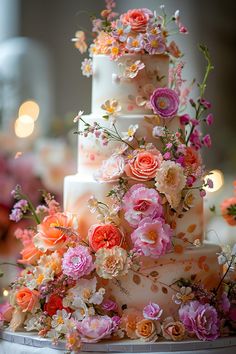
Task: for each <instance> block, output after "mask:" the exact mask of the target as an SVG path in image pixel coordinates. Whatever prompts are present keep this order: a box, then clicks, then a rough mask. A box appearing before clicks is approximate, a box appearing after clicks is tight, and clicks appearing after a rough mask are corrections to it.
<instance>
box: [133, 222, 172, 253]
mask: <svg viewBox="0 0 236 354" xmlns="http://www.w3.org/2000/svg"><path fill="white" fill-rule="evenodd" d="M172 235H173V231H172V229H171V228H170V226H169V225H168V224H165V223H164V221H163V220H162V219H161V218H157V219H151V218H144V219H143V220H141V222H140V223H139V226H138V228H137V229H136V230H134V231H133V232H132V234H131V239H132V241H133V244H134V248H135V249H136V250H139V251H140V252H141V253H142V254H143V255H144V256H150V257H151V258H159V257H160V256H162V255H164V254H166V252H167V251H169V250H170V249H171V237H172Z"/></svg>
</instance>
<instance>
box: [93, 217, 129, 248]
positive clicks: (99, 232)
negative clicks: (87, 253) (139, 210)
mask: <svg viewBox="0 0 236 354" xmlns="http://www.w3.org/2000/svg"><path fill="white" fill-rule="evenodd" d="M88 238H89V244H90V247H91V248H92V249H93V250H94V251H95V252H97V250H99V248H102V247H105V248H112V247H114V246H121V244H122V240H123V235H122V234H121V232H120V230H119V229H118V228H117V227H116V226H115V225H112V224H95V225H92V226H91V227H90V229H89V231H88Z"/></svg>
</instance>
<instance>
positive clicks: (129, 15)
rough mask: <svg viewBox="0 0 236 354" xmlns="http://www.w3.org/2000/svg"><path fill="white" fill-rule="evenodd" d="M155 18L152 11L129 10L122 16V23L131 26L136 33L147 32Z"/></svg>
mask: <svg viewBox="0 0 236 354" xmlns="http://www.w3.org/2000/svg"><path fill="white" fill-rule="evenodd" d="M151 17H153V13H152V11H150V10H148V9H145V8H143V9H133V10H129V11H127V12H126V13H124V14H123V15H122V16H121V21H122V22H123V24H125V25H129V26H130V27H131V30H132V31H134V32H145V30H146V28H147V24H148V21H149V19H150V18H151Z"/></svg>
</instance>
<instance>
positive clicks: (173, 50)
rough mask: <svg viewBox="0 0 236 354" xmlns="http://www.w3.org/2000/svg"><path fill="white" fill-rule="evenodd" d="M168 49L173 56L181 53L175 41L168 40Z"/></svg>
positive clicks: (177, 56) (178, 56)
mask: <svg viewBox="0 0 236 354" xmlns="http://www.w3.org/2000/svg"><path fill="white" fill-rule="evenodd" d="M168 51H169V53H170V54H171V55H173V57H175V58H180V57H181V55H182V53H181V51H180V50H179V47H178V46H177V44H176V43H175V41H172V42H170V44H169V46H168Z"/></svg>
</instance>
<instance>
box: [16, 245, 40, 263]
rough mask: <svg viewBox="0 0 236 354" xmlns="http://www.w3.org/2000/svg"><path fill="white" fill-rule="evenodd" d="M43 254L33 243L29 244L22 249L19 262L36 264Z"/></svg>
mask: <svg viewBox="0 0 236 354" xmlns="http://www.w3.org/2000/svg"><path fill="white" fill-rule="evenodd" d="M42 255H43V252H41V251H40V250H39V249H38V248H36V247H35V245H34V244H33V243H31V244H30V245H28V246H27V247H26V248H24V249H23V250H22V251H21V256H22V259H19V260H18V263H22V264H31V265H35V264H36V261H37V260H38V259H39V258H40V257H41V256H42Z"/></svg>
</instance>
